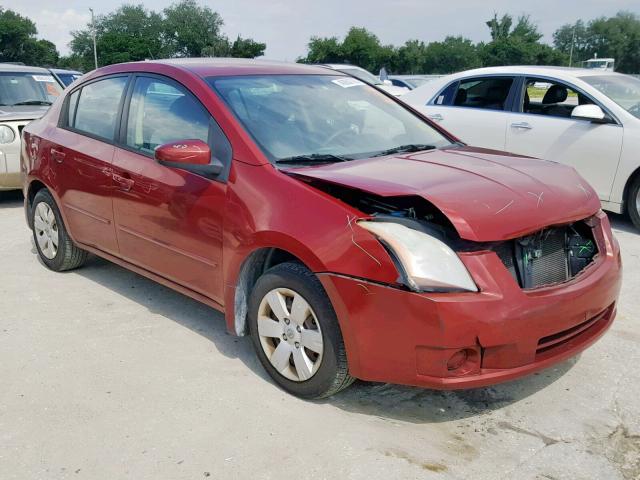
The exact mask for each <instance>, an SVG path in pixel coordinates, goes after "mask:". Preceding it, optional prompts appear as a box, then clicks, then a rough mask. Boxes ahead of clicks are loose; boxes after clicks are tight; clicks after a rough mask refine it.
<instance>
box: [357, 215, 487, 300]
mask: <svg viewBox="0 0 640 480" xmlns="http://www.w3.org/2000/svg"><path fill="white" fill-rule="evenodd" d="M358 225H360V226H361V227H362V228H364V229H366V230H369V231H370V232H371V233H373V234H374V235H375V236H376V237H378V239H379V240H380V241H381V242H382V243H383V244H385V245H386V246H387V248H389V249H390V250H391V253H392V254H393V255H395V257H396V259H397V261H398V262H399V263H400V265H399V266H398V267H399V268H401V269H402V270H403V271H402V272H400V273H401V274H402V275H404V276H405V281H406V282H407V283H408V285H407V286H408V287H409V288H411V289H412V290H416V291H424V290H426V291H436V292H450V291H461V290H462V291H470V292H477V291H478V287H477V286H476V284H475V283H474V281H473V279H472V278H471V275H469V272H468V271H467V269H466V267H465V266H464V264H463V263H462V261H461V260H460V258H459V257H458V255H456V253H455V252H454V251H453V250H451V248H449V247H448V246H447V245H446V244H444V243H443V242H441V241H440V240H438V239H437V238H434V237H432V236H431V235H427V234H426V233H423V232H419V231H417V230H414V229H412V228H408V227H405V226H404V225H400V224H399V223H393V222H371V221H364V220H363V221H360V222H358Z"/></svg>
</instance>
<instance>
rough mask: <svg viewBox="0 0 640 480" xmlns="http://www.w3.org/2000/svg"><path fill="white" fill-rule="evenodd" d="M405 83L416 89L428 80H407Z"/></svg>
mask: <svg viewBox="0 0 640 480" xmlns="http://www.w3.org/2000/svg"><path fill="white" fill-rule="evenodd" d="M405 82H407V83H408V84H409V85H411V86H412V87H413V88H418V87H421V86H422V85H424V84H425V83H427V82H429V79H427V78H408V79H407V80H405Z"/></svg>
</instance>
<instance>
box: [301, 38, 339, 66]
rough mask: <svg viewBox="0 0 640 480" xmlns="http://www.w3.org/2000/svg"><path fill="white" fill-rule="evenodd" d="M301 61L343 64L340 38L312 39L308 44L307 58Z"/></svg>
mask: <svg viewBox="0 0 640 480" xmlns="http://www.w3.org/2000/svg"><path fill="white" fill-rule="evenodd" d="M299 61H300V62H302V63H343V62H344V55H343V54H342V43H341V42H340V40H338V37H330V38H321V37H311V40H309V43H308V44H307V56H306V57H304V58H301V59H299Z"/></svg>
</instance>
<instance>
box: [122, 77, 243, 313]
mask: <svg viewBox="0 0 640 480" xmlns="http://www.w3.org/2000/svg"><path fill="white" fill-rule="evenodd" d="M122 123H123V124H122V129H121V132H120V141H119V142H120V143H119V146H118V147H117V148H116V152H115V159H114V200H113V208H114V214H115V222H116V230H117V236H118V242H119V246H120V255H121V256H122V257H123V258H124V259H126V260H127V261H129V262H131V263H133V264H135V265H138V266H140V267H142V268H145V269H147V270H150V271H152V272H154V273H156V274H158V275H161V276H163V277H165V278H167V279H169V280H171V281H173V282H176V283H178V284H180V285H183V286H185V287H187V288H189V289H191V290H194V291H196V292H198V293H200V294H202V295H205V296H207V297H209V298H211V299H213V300H215V301H216V302H218V303H220V304H222V302H223V282H222V271H221V270H222V220H223V217H224V208H225V197H226V182H225V180H226V177H225V175H224V174H223V175H221V176H220V177H219V178H217V179H209V178H205V177H202V176H200V175H197V174H195V173H191V172H188V171H185V170H182V169H177V168H170V167H166V166H163V165H160V164H159V163H158V162H157V161H156V160H155V158H154V149H155V148H156V147H157V146H159V145H162V144H165V143H169V142H175V141H179V140H187V139H199V140H202V141H204V142H207V143H208V144H209V145H210V147H211V151H212V156H214V157H215V158H217V159H218V160H220V161H221V162H222V163H224V164H225V165H226V166H227V172H228V168H229V166H230V162H231V145H230V143H229V141H228V140H227V138H226V137H225V135H224V134H223V132H222V130H221V129H220V127H219V126H218V124H217V123H216V122H215V120H214V119H213V118H212V116H211V115H210V114H209V112H208V111H207V110H206V109H205V107H204V106H203V105H202V104H201V103H200V102H199V100H198V99H197V98H196V97H195V96H194V95H193V94H192V93H191V92H190V91H189V90H188V89H186V88H185V87H184V86H183V85H181V84H179V83H177V82H175V81H173V80H171V79H169V78H166V77H162V76H158V75H143V74H139V75H136V77H135V79H134V80H133V83H132V87H131V92H130V94H129V95H128V100H127V104H126V107H125V109H124V114H123V122H122Z"/></svg>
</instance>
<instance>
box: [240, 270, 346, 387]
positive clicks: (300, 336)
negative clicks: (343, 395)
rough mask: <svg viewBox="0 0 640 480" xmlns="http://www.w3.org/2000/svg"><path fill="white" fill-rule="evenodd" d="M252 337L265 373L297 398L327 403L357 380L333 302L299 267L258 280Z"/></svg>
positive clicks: (251, 300) (252, 297)
mask: <svg viewBox="0 0 640 480" xmlns="http://www.w3.org/2000/svg"><path fill="white" fill-rule="evenodd" d="M280 302H282V303H280ZM303 302H304V303H303ZM294 303H295V305H294ZM272 305H274V306H276V308H272ZM278 305H281V307H280V309H279V307H278ZM305 305H306V306H305ZM276 310H279V311H278V312H276ZM259 317H260V326H259V322H258V319H259ZM249 332H250V335H251V340H252V343H253V346H254V348H255V351H256V354H257V356H258V359H259V360H260V363H262V365H263V366H264V368H265V370H267V372H268V373H269V375H270V376H271V377H272V378H273V379H274V380H275V382H276V383H277V384H278V385H279V386H280V387H282V388H283V389H284V390H286V391H287V392H289V393H291V394H293V395H295V396H297V397H301V398H304V399H318V398H325V397H329V396H331V395H333V394H335V393H337V392H339V391H340V390H342V389H344V388H347V387H348V386H349V385H351V384H352V383H353V381H354V380H355V378H353V377H352V376H350V375H349V367H348V364H347V353H346V349H345V346H344V341H343V339H342V332H341V331H340V326H339V324H338V319H337V317H336V313H335V311H334V310H333V307H332V305H331V301H330V300H329V297H328V296H327V294H326V293H325V291H324V288H323V287H322V284H321V283H320V281H319V280H318V278H317V277H316V276H315V275H314V274H313V273H312V272H310V271H309V270H308V269H307V268H305V267H304V266H303V265H301V264H299V263H289V262H288V263H281V264H279V265H276V266H275V267H273V268H271V269H269V270H268V271H267V272H265V273H264V274H263V275H262V276H261V277H260V278H259V279H258V281H257V283H256V285H255V287H254V288H253V290H252V292H251V295H250V298H249ZM287 334H288V336H287ZM320 341H321V343H319V342H320ZM309 347H310V348H309ZM277 352H279V353H277ZM280 353H281V354H280Z"/></svg>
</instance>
